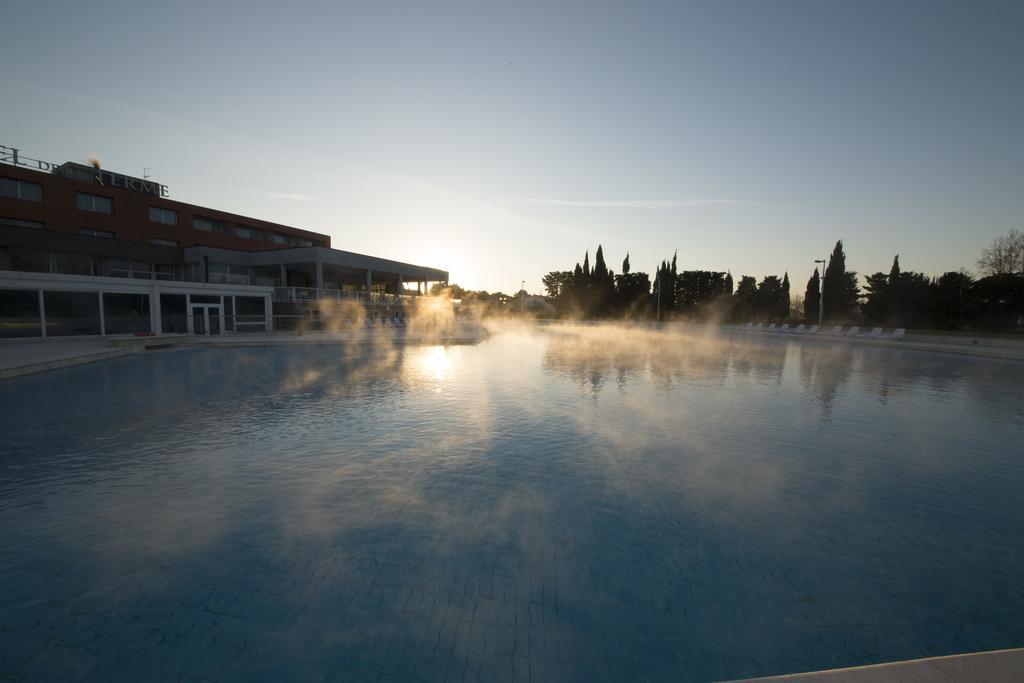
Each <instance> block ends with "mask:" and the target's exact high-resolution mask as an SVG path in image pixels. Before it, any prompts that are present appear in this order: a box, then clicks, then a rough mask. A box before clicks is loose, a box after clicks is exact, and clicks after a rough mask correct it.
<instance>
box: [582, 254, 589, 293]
mask: <svg viewBox="0 0 1024 683" xmlns="http://www.w3.org/2000/svg"><path fill="white" fill-rule="evenodd" d="M583 279H584V284H588V285H589V284H590V250H589V249H588V250H587V253H586V254H584V255H583Z"/></svg>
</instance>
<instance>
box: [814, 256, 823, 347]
mask: <svg viewBox="0 0 1024 683" xmlns="http://www.w3.org/2000/svg"><path fill="white" fill-rule="evenodd" d="M814 262H815V263H820V264H821V277H820V278H819V280H818V330H819V331H820V330H821V325H822V321H823V320H825V259H821V260H818V259H814Z"/></svg>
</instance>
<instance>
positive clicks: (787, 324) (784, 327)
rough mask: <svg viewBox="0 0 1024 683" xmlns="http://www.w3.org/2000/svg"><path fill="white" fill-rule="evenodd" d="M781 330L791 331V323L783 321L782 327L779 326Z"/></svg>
mask: <svg viewBox="0 0 1024 683" xmlns="http://www.w3.org/2000/svg"><path fill="white" fill-rule="evenodd" d="M779 332H789V323H782V327H780V328H779Z"/></svg>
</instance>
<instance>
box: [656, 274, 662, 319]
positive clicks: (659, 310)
mask: <svg viewBox="0 0 1024 683" xmlns="http://www.w3.org/2000/svg"><path fill="white" fill-rule="evenodd" d="M655 284H656V285H658V317H657V322H658V323H659V324H660V323H661V272H660V271H659V272H658V276H657V277H656V278H655Z"/></svg>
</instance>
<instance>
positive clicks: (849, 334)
mask: <svg viewBox="0 0 1024 683" xmlns="http://www.w3.org/2000/svg"><path fill="white" fill-rule="evenodd" d="M859 333H860V328H859V327H857V326H856V325H854V326H853V327H851V328H850V331H849V332H847V333H846V336H847V337H856V336H857V335H858V334H859Z"/></svg>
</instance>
